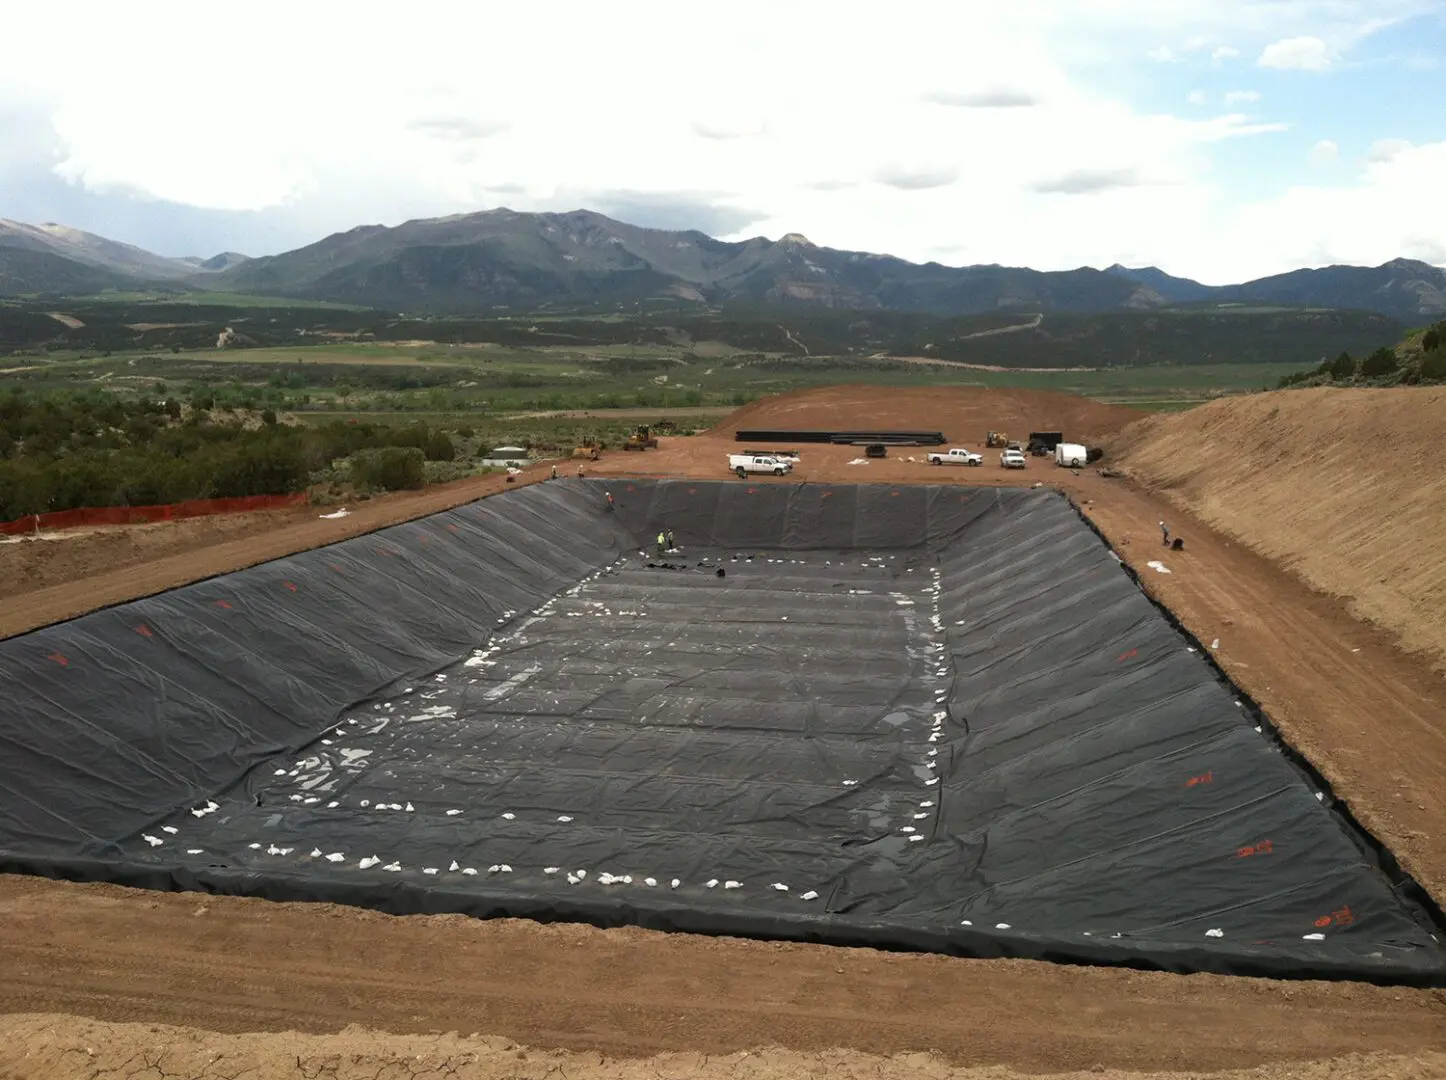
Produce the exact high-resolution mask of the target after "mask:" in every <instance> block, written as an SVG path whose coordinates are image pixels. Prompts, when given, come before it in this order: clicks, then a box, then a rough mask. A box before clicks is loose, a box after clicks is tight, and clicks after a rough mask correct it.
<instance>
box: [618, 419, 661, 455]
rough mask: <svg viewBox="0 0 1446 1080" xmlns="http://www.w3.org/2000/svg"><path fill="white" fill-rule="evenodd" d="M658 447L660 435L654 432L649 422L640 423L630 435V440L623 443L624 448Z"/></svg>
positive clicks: (646, 448) (642, 448)
mask: <svg viewBox="0 0 1446 1080" xmlns="http://www.w3.org/2000/svg"><path fill="white" fill-rule="evenodd" d="M657 448H658V437H657V436H656V435H654V434H653V429H652V428H650V427H648V425H647V424H639V425H638V428H637V430H636V431H634V432H633V433H632V434H631V435H629V436H628V441H627V442H625V443H623V449H624V450H649V449H652V450H656V449H657Z"/></svg>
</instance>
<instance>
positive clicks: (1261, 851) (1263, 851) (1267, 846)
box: [1235, 840, 1275, 859]
mask: <svg viewBox="0 0 1446 1080" xmlns="http://www.w3.org/2000/svg"><path fill="white" fill-rule="evenodd" d="M1274 854H1275V845H1274V844H1272V843H1271V842H1270V841H1269V840H1262V841H1261V842H1260V843H1258V844H1250V845H1247V846H1246V847H1243V848H1241V849H1240V850H1239V851H1237V852H1236V853H1235V857H1236V858H1237V859H1248V858H1250V857H1251V856H1252V855H1274Z"/></svg>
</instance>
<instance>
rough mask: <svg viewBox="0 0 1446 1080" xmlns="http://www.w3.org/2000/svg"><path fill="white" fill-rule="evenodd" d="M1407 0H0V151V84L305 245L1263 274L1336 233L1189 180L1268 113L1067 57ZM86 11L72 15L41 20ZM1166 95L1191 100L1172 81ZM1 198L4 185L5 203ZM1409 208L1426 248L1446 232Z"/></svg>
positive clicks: (186, 198) (84, 177) (1383, 7)
mask: <svg viewBox="0 0 1446 1080" xmlns="http://www.w3.org/2000/svg"><path fill="white" fill-rule="evenodd" d="M1421 2H1422V0H1268V2H1267V0H1211V2H1210V3H1205V4H1186V3H1183V2H1177V0H1170V2H1165V3H1161V2H1159V0H1109V2H1108V3H1100V4H1079V3H1078V2H1077V0H1028V2H1027V3H1023V4H1004V5H993V6H985V5H975V4H967V5H966V4H960V3H958V2H957V0H915V2H913V3H911V4H908V5H904V6H903V8H902V9H901V12H900V15H899V17H898V18H896V19H891V20H882V21H881V20H877V19H876V18H872V17H870V15H869V14H868V12H867V11H866V10H865V11H861V12H859V13H856V14H854V13H850V12H848V11H845V10H844V9H840V8H839V6H838V5H837V4H836V2H831V0H830V2H826V0H792V2H790V3H788V4H778V3H776V2H768V0H736V2H735V3H734V4H732V5H730V6H729V9H728V12H729V18H728V19H727V20H722V21H721V22H719V23H717V24H715V22H714V21H712V20H711V19H708V18H707V17H705V16H703V15H701V14H700V13H699V11H698V10H697V9H696V8H695V7H693V6H689V5H680V4H677V3H675V2H663V0H630V3H629V5H628V7H627V18H626V19H621V18H619V17H618V15H617V14H616V12H615V10H613V9H609V8H608V7H606V6H604V5H598V4H596V3H595V2H591V0H589V2H583V0H552V2H551V3H549V4H548V5H528V4H524V3H522V2H521V0H492V2H490V3H488V4H487V5H485V8H484V6H483V5H477V4H474V5H463V4H460V3H457V4H446V3H440V2H437V0H409V2H408V4H407V5H406V8H405V16H404V17H403V16H400V15H398V16H390V15H388V16H383V15H381V14H379V13H373V12H371V11H369V10H368V9H365V8H363V9H356V8H352V7H344V6H342V5H341V4H340V3H339V2H332V0H316V2H314V3H308V4H297V3H295V2H294V0H291V2H288V3H286V4H281V3H279V2H277V0H253V2H252V3H251V4H250V5H248V8H247V18H246V19H244V20H236V21H234V22H232V21H230V20H228V19H226V18H224V17H222V16H221V15H219V14H213V13H211V9H209V8H198V7H196V6H194V5H193V4H182V3H180V2H171V0H165V2H163V0H132V3H131V4H130V5H127V6H126V7H124V8H123V9H122V8H120V7H117V6H116V5H94V6H92V5H89V4H81V3H78V2H75V0H50V2H49V3H47V4H45V5H39V4H36V5H14V7H15V8H16V10H15V11H13V12H12V11H7V12H6V33H7V37H13V38H14V39H15V40H36V41H41V40H57V39H59V38H61V37H63V38H64V40H65V41H66V50H67V51H66V63H65V65H57V64H55V63H54V57H53V55H50V54H47V53H46V52H45V51H44V50H40V49H31V50H12V52H11V53H10V54H8V55H7V58H6V65H5V68H4V70H3V71H0V80H3V81H0V145H4V146H5V147H6V149H5V151H3V152H0V170H3V168H4V167H5V160H4V159H5V158H6V157H7V156H8V155H9V154H10V149H11V148H10V145H9V144H7V143H6V130H5V127H4V122H3V113H4V108H3V106H4V105H5V103H6V100H7V98H9V97H11V96H12V95H16V97H15V99H16V100H19V98H18V94H19V91H18V90H16V89H15V87H23V88H24V90H25V93H26V100H27V101H30V102H31V103H32V104H33V103H37V102H39V103H43V104H33V107H34V108H43V110H44V114H45V115H46V116H48V117H50V118H51V119H53V122H54V126H55V130H56V132H57V133H58V135H59V137H60V140H61V148H62V159H63V165H62V166H61V169H62V173H63V175H65V176H66V177H67V178H70V179H71V180H73V181H74V182H75V183H77V184H81V185H85V186H86V187H88V188H92V189H107V188H109V189H117V190H135V191H140V192H143V193H144V194H145V195H147V196H149V197H152V198H159V199H170V200H175V201H176V202H179V203H183V204H187V205H189V206H196V207H208V208H218V209H228V210H241V211H258V212H260V213H262V214H274V213H279V212H280V211H279V210H278V209H277V208H281V207H288V208H290V209H289V210H287V211H286V212H287V213H288V214H291V215H297V214H304V215H305V216H306V220H308V221H310V222H312V223H314V227H315V230H316V234H317V235H318V236H319V235H321V234H323V233H325V232H328V231H333V230H337V229H344V228H350V227H351V226H353V225H356V224H361V223H373V222H381V223H387V224H394V223H396V222H398V221H400V220H404V219H405V218H406V217H413V216H418V215H419V214H421V213H437V214H441V213H454V212H462V211H467V210H474V209H484V208H488V207H492V206H496V205H500V204H505V205H509V206H511V207H513V208H514V209H519V210H529V209H567V208H572V207H575V206H580V205H587V206H593V207H595V208H597V209H600V210H604V211H605V212H612V213H615V214H617V215H618V216H630V217H634V218H636V219H638V220H643V219H647V220H648V221H650V222H652V223H656V224H664V223H667V224H673V225H679V226H686V225H688V224H689V223H691V224H693V225H694V226H695V227H698V228H703V229H707V230H712V231H715V232H717V233H722V234H724V235H725V236H746V235H752V234H757V233H763V234H766V235H773V236H777V235H781V234H782V233H785V232H801V233H804V234H805V235H807V236H809V237H810V238H811V239H812V240H814V241H815V242H817V243H821V244H827V245H829V246H832V247H839V248H853V249H858V250H873V251H887V252H891V253H894V254H898V255H900V256H903V257H906V258H914V259H927V258H930V257H934V256H935V255H936V254H937V252H938V251H940V250H941V249H942V250H950V251H965V250H967V252H968V258H970V259H976V260H978V261H983V262H996V261H997V262H1007V263H1013V264H1030V265H1035V266H1039V267H1040V268H1045V269H1048V268H1058V267H1069V266H1078V265H1081V264H1093V265H1101V266H1102V265H1108V264H1109V263H1110V262H1114V261H1116V259H1117V258H1118V259H1124V258H1125V257H1126V256H1128V258H1129V259H1130V261H1132V262H1133V261H1136V260H1137V259H1142V260H1143V261H1149V262H1156V263H1160V264H1169V265H1171V266H1174V267H1177V268H1179V270H1180V271H1181V272H1188V273H1191V274H1192V275H1194V274H1196V273H1199V274H1200V275H1205V274H1207V273H1216V274H1218V275H1224V276H1225V277H1227V278H1228V277H1231V276H1234V271H1233V270H1231V267H1233V266H1243V265H1247V264H1248V263H1250V260H1258V261H1259V262H1260V263H1261V264H1262V265H1265V264H1268V265H1269V266H1270V268H1272V269H1275V268H1281V266H1280V265H1279V261H1280V260H1286V261H1287V262H1288V259H1289V258H1297V257H1299V252H1301V251H1302V250H1305V251H1309V250H1313V249H1312V248H1310V243H1314V242H1315V241H1316V239H1317V238H1318V237H1319V236H1320V235H1321V234H1322V233H1323V232H1324V231H1325V230H1326V229H1332V230H1333V229H1334V228H1335V222H1334V221H1333V220H1332V219H1323V220H1317V221H1312V220H1310V219H1308V218H1306V217H1297V216H1295V215H1293V214H1292V213H1287V214H1285V215H1284V218H1283V220H1285V221H1290V222H1294V223H1295V224H1294V225H1293V226H1292V228H1293V229H1295V230H1296V231H1289V230H1285V231H1282V230H1280V229H1277V230H1274V231H1269V232H1267V233H1266V234H1265V235H1268V236H1270V237H1273V240H1272V241H1271V243H1268V244H1267V243H1254V242H1252V243H1246V244H1239V243H1235V244H1233V246H1227V245H1224V244H1222V242H1221V240H1220V237H1221V236H1226V235H1230V236H1234V235H1235V233H1234V232H1233V229H1234V224H1233V223H1234V222H1235V221H1236V220H1238V219H1241V218H1242V217H1244V216H1245V215H1246V214H1247V211H1248V210H1249V208H1241V207H1240V206H1238V205H1237V204H1236V203H1235V202H1232V199H1231V193H1230V192H1229V191H1228V190H1224V189H1221V188H1220V187H1219V186H1218V184H1219V181H1217V180H1213V179H1211V171H1210V169H1209V165H1210V155H1211V154H1212V152H1213V147H1214V144H1215V143H1218V142H1220V141H1221V140H1225V139H1240V138H1255V137H1259V138H1268V137H1269V136H1270V135H1271V134H1272V133H1275V132H1279V131H1281V130H1283V129H1284V125H1283V124H1281V123H1274V122H1272V123H1263V122H1258V121H1256V120H1254V119H1252V118H1251V117H1249V116H1247V115H1243V114H1241V113H1239V112H1235V111H1233V108H1232V107H1233V106H1234V105H1236V104H1238V103H1243V102H1245V101H1246V100H1253V99H1246V98H1244V97H1238V96H1232V97H1230V98H1227V100H1226V108H1225V109H1224V115H1210V114H1208V113H1207V112H1206V111H1205V110H1190V109H1186V108H1185V107H1184V106H1183V105H1181V106H1179V111H1180V113H1181V115H1179V116H1175V115H1170V109H1169V107H1168V106H1166V107H1162V108H1157V109H1148V110H1147V109H1137V108H1133V107H1131V106H1130V105H1129V104H1127V103H1126V102H1124V101H1123V100H1121V99H1120V98H1119V97H1118V96H1117V95H1116V94H1114V93H1113V92H1111V91H1109V90H1107V89H1105V88H1103V87H1102V86H1099V85H1093V84H1091V83H1090V82H1089V81H1087V80H1086V79H1085V78H1084V77H1083V76H1081V75H1080V74H1079V72H1080V71H1082V70H1088V68H1089V65H1087V64H1084V63H1081V62H1080V61H1081V60H1082V59H1096V58H1099V57H1108V58H1112V61H1113V62H1115V63H1117V64H1126V65H1134V66H1136V67H1137V68H1138V67H1141V66H1145V65H1147V64H1148V61H1147V60H1145V59H1144V58H1145V56H1146V54H1147V52H1148V51H1149V50H1150V49H1152V48H1157V49H1158V48H1160V45H1159V43H1161V42H1171V43H1173V45H1172V46H1171V47H1170V48H1169V50H1168V55H1169V57H1171V58H1176V57H1179V56H1181V55H1188V56H1189V57H1190V62H1192V63H1199V64H1200V66H1202V67H1204V66H1205V63H1206V57H1207V56H1209V57H1213V58H1214V59H1215V60H1217V61H1218V60H1224V59H1229V58H1230V57H1231V56H1233V55H1237V54H1238V50H1248V51H1249V52H1250V53H1251V54H1252V55H1253V54H1254V52H1255V50H1256V49H1257V48H1260V47H1262V46H1265V45H1266V43H1268V42H1274V43H1275V45H1272V46H1270V48H1267V49H1266V52H1270V50H1271V49H1276V50H1277V52H1279V48H1278V47H1279V46H1280V45H1281V44H1282V43H1288V42H1289V41H1290V40H1291V39H1298V38H1299V37H1301V36H1302V35H1305V34H1311V35H1315V40H1318V41H1319V42H1320V43H1321V44H1322V46H1323V47H1328V49H1329V51H1330V53H1331V55H1334V54H1335V53H1337V52H1340V51H1342V50H1345V49H1347V48H1349V47H1350V45H1351V43H1352V42H1353V41H1357V40H1359V39H1360V36H1361V35H1362V34H1364V33H1366V32H1367V30H1368V29H1369V27H1370V26H1374V25H1376V23H1377V22H1379V21H1380V20H1382V19H1394V18H1400V17H1404V15H1405V14H1409V13H1410V12H1411V11H1413V10H1415V7H1418V6H1419V5H1420V3H1421ZM1413 5H1414V6H1413ZM339 13H344V14H345V16H346V17H339ZM1373 20H1374V21H1373ZM82 22H83V23H84V25H85V26H86V28H87V31H86V33H85V34H83V35H78V34H73V33H69V32H68V29H69V27H71V26H73V25H75V24H78V23H82ZM277 26H284V27H285V28H286V29H285V32H284V33H277V32H276V29H275V28H276V27H277ZM559 28H565V31H564V30H561V29H559ZM1221 41H1231V42H1233V43H1234V46H1224V45H1214V44H1213V43H1216V42H1221ZM1237 47H1238V49H1237ZM122 54H123V55H125V56H126V57H127V64H128V65H129V68H130V69H131V70H133V71H135V72H142V73H157V72H163V71H172V70H174V69H175V66H176V63H177V58H188V63H191V64H192V66H198V65H199V67H202V68H203V67H204V66H205V65H207V64H216V65H223V66H224V65H226V64H227V63H230V62H232V61H236V59H237V58H244V62H245V63H246V64H247V65H250V66H251V67H253V68H255V69H256V70H263V69H264V70H267V71H274V72H284V73H285V76H284V77H266V78H233V77H229V76H227V77H217V78H208V79H206V80H205V83H204V87H193V86H188V85H186V84H184V81H183V80H180V79H179V77H177V78H176V79H171V78H170V77H169V76H166V77H163V76H161V75H159V74H156V75H142V76H137V77H134V78H128V79H118V78H116V77H115V75H114V58H115V56H116V55H122ZM1160 55H1165V54H1164V53H1161V54H1160ZM639 57H647V58H651V59H650V61H649V62H647V63H642V62H639V61H638V58H639ZM411 58H416V59H411ZM1262 58H1263V57H1262ZM784 60H786V61H787V62H781V61H784ZM237 62H239V61H237ZM673 67H677V68H678V69H679V70H680V71H682V72H683V74H682V75H679V76H675V75H672V74H667V72H668V71H671V70H672V68H673ZM760 70H764V71H767V72H768V73H769V74H768V77H767V78H766V79H765V78H761V77H756V76H748V75H744V74H741V73H746V72H751V71H760ZM699 72H704V73H708V72H711V73H714V74H713V75H712V76H709V77H699V76H697V73H699ZM859 72H866V73H867V78H860V77H858V74H857V73H859ZM690 73H691V74H690ZM724 76H726V77H724ZM1216 92H1218V91H1212V93H1216ZM1240 93H1242V92H1240V91H1237V92H1236V94H1240ZM162 99H163V100H164V101H165V108H164V110H161V111H158V110H157V107H156V102H157V100H162ZM1176 100H1178V99H1176ZM1186 101H1187V102H1188V103H1189V104H1191V105H1197V106H1198V105H1203V104H1206V99H1205V97H1204V96H1203V94H1202V93H1200V92H1199V91H1197V92H1195V93H1192V94H1190V95H1189V97H1188V98H1187V99H1186ZM27 107H31V106H27ZM138 118H143V120H144V122H141V121H140V120H138ZM30 141H34V140H30ZM1415 152H1416V151H1415V150H1412V151H1410V153H1412V154H1414V153H1415ZM1398 160H1399V159H1393V160H1392V161H1390V162H1383V163H1377V164H1381V165H1383V166H1384V165H1386V164H1389V165H1391V166H1393V167H1394V166H1395V165H1396V164H1397V162H1398ZM46 164H47V165H48V160H47V162H46ZM1364 182H1365V181H1363V183H1364ZM1371 182H1373V183H1374V182H1376V181H1371ZM5 200H6V189H5V186H4V185H3V184H0V216H4V215H5V212H6V202H5ZM1352 205H1354V204H1352ZM1418 217H1419V218H1420V221H1421V222H1422V223H1423V224H1420V225H1418V226H1417V227H1418V228H1420V229H1425V230H1431V229H1434V230H1435V234H1434V235H1436V236H1437V240H1438V241H1446V224H1443V225H1439V226H1438V225H1436V224H1434V223H1433V222H1434V219H1432V218H1431V217H1430V216H1429V215H1418ZM1323 222H1324V223H1323ZM1307 241H1309V243H1308V242H1307ZM965 244H967V249H966V248H964V247H963V246H962V245H965ZM235 246H237V247H246V246H247V245H244V244H242V243H241V242H239V241H238V243H237V244H236V245H235ZM1343 250H1344V249H1343ZM254 253H256V254H262V253H264V252H262V251H259V250H255V251H254ZM1286 253H1289V254H1286ZM1197 263H1198V266H1197V265H1196V264H1197ZM1252 265H1253V264H1252Z"/></svg>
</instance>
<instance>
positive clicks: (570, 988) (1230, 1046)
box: [0, 878, 1446, 1072]
mask: <svg viewBox="0 0 1446 1080" xmlns="http://www.w3.org/2000/svg"><path fill="white" fill-rule="evenodd" d="M0 957H3V967H4V970H5V972H6V978H5V979H4V980H3V984H0V1011H3V1012H64V1013H73V1014H79V1015H84V1016H92V1017H98V1018H101V1019H105V1020H112V1021H138V1022H145V1023H172V1024H178V1025H184V1026H192V1027H202V1028H207V1029H210V1030H213V1031H223V1032H240V1031H291V1030H299V1031H309V1032H326V1031H337V1030H339V1029H340V1028H342V1027H344V1026H346V1025H347V1024H361V1025H364V1026H367V1027H372V1028H379V1029H383V1030H386V1031H389V1032H393V1033H399V1034H407V1033H413V1034H425V1033H432V1032H437V1033H440V1032H447V1031H458V1032H463V1033H466V1032H473V1031H480V1032H484V1033H487V1034H490V1035H501V1036H504V1037H506V1038H508V1039H515V1040H517V1041H519V1042H522V1043H527V1044H530V1045H533V1046H546V1047H555V1048H562V1049H568V1050H594V1051H602V1052H604V1053H606V1054H608V1055H609V1056H613V1057H646V1056H649V1055H652V1054H656V1053H659V1052H663V1051H692V1052H695V1053H699V1054H705V1055H714V1054H728V1053H732V1052H735V1051H739V1050H751V1049H756V1048H759V1047H767V1046H777V1047H783V1048H787V1049H790V1050H796V1051H804V1052H818V1051H823V1050H828V1049H830V1048H834V1047H848V1048H850V1049H851V1050H854V1051H861V1052H864V1053H875V1054H890V1053H896V1052H901V1051H924V1050H930V1049H932V1050H934V1051H935V1052H936V1053H938V1054H939V1055H940V1056H941V1057H942V1058H943V1059H945V1060H946V1061H949V1062H951V1063H954V1064H960V1065H963V1064H977V1065H990V1064H1005V1065H1010V1066H1012V1067H1014V1068H1017V1069H1021V1070H1027V1071H1030V1072H1041V1071H1054V1072H1058V1071H1065V1070H1087V1069H1090V1068H1092V1067H1094V1066H1097V1065H1100V1066H1105V1067H1110V1068H1120V1069H1133V1070H1141V1069H1155V1070H1162V1069H1172V1070H1183V1069H1204V1068H1211V1069H1218V1068H1227V1067H1243V1066H1249V1065H1258V1064H1261V1063H1265V1062H1280V1061H1300V1060H1308V1059H1314V1058H1322V1057H1337V1056H1340V1055H1343V1054H1347V1053H1350V1052H1353V1051H1365V1050H1382V1049H1386V1050H1390V1051H1391V1052H1393V1053H1397V1054H1401V1053H1413V1054H1414V1053H1420V1052H1424V1051H1429V1050H1438V1051H1441V1050H1446V1004H1443V1001H1442V1000H1441V997H1440V995H1437V994H1434V993H1431V992H1424V991H1409V990H1387V989H1379V988H1374V987H1367V986H1362V985H1353V984H1326V983H1299V984H1291V985H1285V986H1282V985H1279V984H1272V983H1269V982H1261V981H1256V980H1245V979H1229V978H1222V977H1215V976H1195V977H1191V978H1180V977H1176V976H1169V975H1158V974H1145V973H1137V972H1121V971H1105V970H1099V969H1091V968H1072V967H1061V966H1053V965H1049V964H1033V963H1024V962H999V963H995V962H984V961H963V960H954V959H948V958H945V957H938V956H920V955H895V954H887V953H878V952H874V951H871V950H868V949H837V948H827V947H824V946H814V945H794V944H773V943H765V942H755V941H743V940H737V939H708V938H698V937H690V936H684V935H664V934H657V933H650V932H647V931H642V930H632V929H620V930H595V929H592V928H589V927H582V926H575V925H565V924H564V925H556V926H542V925H539V924H536V923H530V922H523V921H505V922H504V921H494V922H482V921H478V920H473V919H467V918H465V917H461V916H410V917H406V918H393V917H390V916H385V915H377V914H374V913H372V912H367V911H362V910H358V909H353V908H340V907H331V906H327V905H319V904H318V905H298V904H273V903H269V902H267V901H263V900H250V899H238V898H212V897H199V896H194V895H186V894H144V893H143V894H129V893H127V891H126V890H123V889H118V888H114V887H110V886H63V885H59V884H55V883H52V882H46V881H40V880H35V879H26V878H10V879H3V878H0ZM1045 1033H1047V1037H1046V1036H1045Z"/></svg>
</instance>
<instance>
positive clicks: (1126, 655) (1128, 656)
mask: <svg viewBox="0 0 1446 1080" xmlns="http://www.w3.org/2000/svg"><path fill="white" fill-rule="evenodd" d="M1139 655H1140V650H1139V649H1131V650H1130V651H1129V652H1122V653H1120V655H1119V656H1117V657H1115V663H1117V664H1123V663H1124V662H1125V661H1126V660H1133V659H1134V658H1135V657H1137V656H1139Z"/></svg>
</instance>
